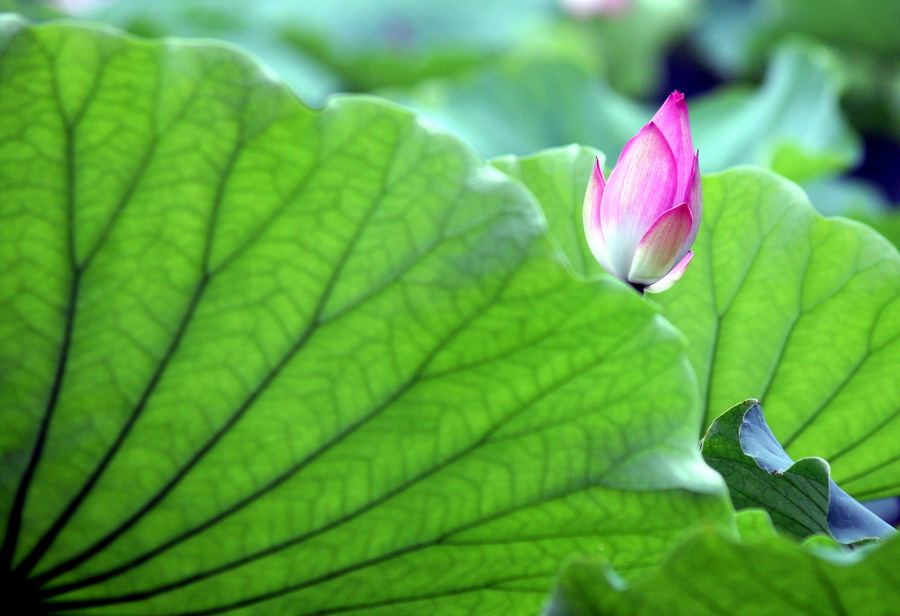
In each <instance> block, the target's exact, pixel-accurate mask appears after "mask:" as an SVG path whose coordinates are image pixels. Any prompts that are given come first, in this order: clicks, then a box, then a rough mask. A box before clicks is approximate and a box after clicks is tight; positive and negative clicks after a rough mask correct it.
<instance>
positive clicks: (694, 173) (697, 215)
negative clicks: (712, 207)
mask: <svg viewBox="0 0 900 616" xmlns="http://www.w3.org/2000/svg"><path fill="white" fill-rule="evenodd" d="M701 183H702V182H701V178H700V154H699V153H697V154H695V155H694V163H693V165H692V166H691V175H690V180H689V181H688V185H687V188H686V189H685V194H684V201H685V202H686V203H687V204H688V207H690V208H691V218H692V219H693V221H694V223H693V225H692V226H691V232H690V233H689V234H688V236H687V239H686V240H685V241H684V246H682V250H683V251H684V252H687V250H688V249H689V248H690V247H691V246H692V245H693V244H694V240H695V239H697V231H699V230H700V219H701V218H702V217H703V193H702V191H701V188H702V186H701Z"/></svg>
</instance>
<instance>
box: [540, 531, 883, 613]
mask: <svg viewBox="0 0 900 616" xmlns="http://www.w3.org/2000/svg"><path fill="white" fill-rule="evenodd" d="M898 560H900V537H894V538H893V539H892V540H890V541H887V542H885V543H884V544H881V545H875V546H871V547H866V548H861V549H858V550H855V551H852V552H851V551H850V550H847V549H846V548H844V547H832V546H828V545H827V544H823V543H821V542H816V543H809V542H808V543H807V544H805V545H804V546H799V545H797V544H796V543H795V542H793V541H791V540H788V539H786V538H783V537H779V536H775V535H774V534H773V533H771V532H770V533H768V534H767V536H766V535H763V534H760V535H758V536H757V537H756V538H754V539H753V540H750V541H745V542H742V543H735V542H734V541H732V540H731V539H728V538H726V537H723V536H722V535H721V534H719V533H718V532H716V531H713V530H704V531H702V532H700V533H698V534H697V536H695V537H693V538H691V539H690V540H688V541H686V542H685V543H684V544H683V545H681V546H680V547H678V548H677V549H676V550H675V551H674V552H673V553H672V554H671V555H670V557H669V559H668V560H667V561H666V563H665V564H664V565H663V566H662V567H661V568H660V569H659V570H658V571H656V572H655V573H654V574H652V575H651V576H650V577H648V578H646V579H643V580H641V581H639V582H635V583H633V584H628V583H626V582H623V581H622V579H621V578H620V577H618V576H617V575H616V573H615V571H614V570H613V569H611V568H610V567H609V566H606V565H598V564H593V563H587V562H584V563H574V564H572V565H570V566H569V567H568V568H567V569H566V570H565V572H564V573H563V576H562V579H561V581H560V583H559V586H558V588H557V590H556V592H555V594H554V596H553V598H552V599H551V601H550V603H549V605H548V607H547V609H546V611H545V612H544V614H545V616H601V615H602V616H647V615H649V614H666V616H722V615H723V614H728V615H729V616H760V615H761V614H765V615H769V614H771V615H773V616H774V615H776V614H777V615H781V614H809V615H810V616H813V615H815V616H824V615H826V614H828V615H834V616H855V615H858V616H863V615H866V616H868V615H882V614H884V615H887V614H893V613H895V612H896V607H897V592H896V589H897V587H898V585H900V573H898V571H897V567H896V563H897V562H898Z"/></svg>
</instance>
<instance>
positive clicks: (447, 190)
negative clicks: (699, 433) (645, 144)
mask: <svg viewBox="0 0 900 616" xmlns="http://www.w3.org/2000/svg"><path fill="white" fill-rule="evenodd" d="M2 50H3V51H2V58H0V191H2V195H3V199H2V201H0V208H2V209H0V221H2V224H0V273H2V274H0V276H2V280H0V341H2V344H0V366H2V370H0V408H2V413H0V421H2V424H0V456H2V459H3V460H4V464H3V466H2V471H0V489H2V497H0V516H2V520H3V522H4V526H5V527H6V531H5V532H4V542H3V546H2V549H0V568H2V574H0V576H2V577H0V579H2V586H3V588H4V597H5V599H6V600H7V602H9V603H12V604H14V601H15V600H21V601H23V603H22V605H23V608H22V609H23V610H25V611H28V610H30V611H28V613H39V612H40V613H44V612H41V610H42V609H43V610H44V611H49V610H51V609H52V610H54V611H63V610H66V613H90V614H135V615H141V616H148V615H156V614H188V613H190V614H199V613H204V614H212V613H234V614H267V615H268V614H273V615H277V614H312V613H319V614H321V613H332V612H340V611H348V610H362V611H366V613H391V614H421V613H440V614H456V613H471V612H473V611H475V612H478V613H485V614H504V615H505V614H511V613H528V612H532V613H533V612H535V611H536V610H537V608H538V606H539V605H540V603H541V601H542V600H543V599H542V598H543V595H544V593H545V592H546V589H547V588H549V587H550V580H551V578H552V577H553V576H554V574H555V573H556V571H557V570H558V566H559V562H560V561H561V559H564V558H566V557H567V555H570V554H573V553H581V554H591V553H595V552H596V550H597V549H598V547H599V548H600V549H602V550H603V551H604V553H605V554H608V555H609V557H610V558H611V559H612V561H613V562H614V563H615V564H616V566H617V567H620V568H621V569H622V570H623V571H626V572H629V571H631V572H637V571H641V570H643V569H645V568H646V567H649V566H652V565H654V564H655V563H657V562H658V561H659V559H660V558H661V555H662V553H663V551H664V550H665V548H666V546H667V545H668V544H669V543H670V542H672V541H673V540H674V539H675V537H677V536H678V535H680V534H681V533H682V532H683V531H684V529H685V528H686V527H688V526H689V525H691V524H692V523H694V522H695V521H696V520H700V519H710V520H718V519H723V516H726V515H727V512H726V509H725V508H726V502H725V498H724V488H723V485H722V482H721V480H720V478H719V477H718V476H717V475H716V474H715V473H713V472H712V471H711V470H710V469H709V468H708V467H707V466H706V465H705V464H704V463H703V461H702V458H701V457H700V455H699V452H698V451H697V449H696V442H695V437H696V434H695V427H696V425H697V424H698V422H699V421H700V417H699V409H700V407H699V404H698V399H697V386H696V381H695V379H694V377H693V374H692V371H691V368H690V366H689V365H688V363H687V360H686V356H685V345H684V342H683V340H682V338H681V336H680V335H678V334H677V332H675V330H674V329H673V328H671V326H669V325H668V324H667V323H666V322H665V321H664V320H663V319H662V318H661V317H660V316H659V314H658V313H657V312H656V311H655V310H654V309H653V308H652V307H650V306H648V305H647V304H645V303H644V302H641V301H640V300H639V299H638V298H637V297H636V296H634V295H633V294H631V293H628V292H625V291H624V290H623V289H622V288H621V287H620V286H619V285H613V284H609V283H594V284H587V283H582V282H578V281H577V280H575V279H574V278H572V277H571V276H570V275H569V274H568V273H567V272H566V270H565V268H563V267H561V266H560V263H559V262H558V261H557V260H556V258H555V257H554V251H553V249H552V246H551V244H550V243H549V242H547V241H546V239H545V237H546V236H545V235H544V229H543V224H544V223H543V219H542V216H541V215H540V212H539V210H538V208H537V204H536V203H535V201H534V199H533V197H532V196H531V195H530V194H529V193H528V192H527V191H526V190H524V189H523V187H522V186H521V185H520V184H519V183H517V182H515V181H512V180H510V179H508V178H507V177H506V176H504V175H503V174H501V173H500V172H498V171H497V170H495V169H494V168H492V167H490V166H489V165H487V164H486V163H485V162H483V161H482V160H480V159H478V158H477V157H476V156H475V155H474V154H473V153H472V152H471V150H469V149H468V148H467V147H465V146H464V145H462V144H461V143H460V142H459V141H457V140H456V139H455V138H453V137H451V136H449V135H447V134H445V133H442V132H440V131H436V130H435V129H434V128H433V127H431V126H427V125H425V124H423V123H422V122H420V121H419V119H418V118H417V117H416V116H415V115H413V114H411V113H409V112H407V111H403V110H400V109H398V108H395V107H393V106H391V105H388V104H385V103H383V102H379V101H377V100H375V99H370V98H347V97H343V98H337V99H334V100H333V101H332V102H331V103H330V104H329V106H328V107H327V108H326V109H325V110H324V111H323V112H322V113H314V112H312V111H310V110H309V109H307V108H306V107H304V106H303V105H302V104H301V103H299V101H297V99H296V98H295V97H294V95H293V94H292V93H290V92H289V91H288V90H286V89H285V88H284V87H283V86H282V85H281V84H280V83H278V82H277V80H274V79H273V78H272V77H271V75H270V73H269V72H267V71H266V70H263V69H260V67H259V66H257V65H256V64H255V63H254V62H253V61H251V60H248V59H247V58H246V57H245V56H243V55H242V54H240V53H236V52H235V51H233V50H231V49H229V48H227V47H225V46H219V45H215V44H191V43H187V42H178V41H169V42H163V43H145V42H140V41H136V40H134V39H130V38H126V37H123V36H120V35H118V34H116V33H111V32H109V31H106V30H101V29H95V28H91V27H81V26H72V25H68V26H62V25H48V26H41V27H26V26H24V25H23V24H21V23H20V22H16V21H11V20H7V21H5V22H3V36H2ZM38 601H44V602H45V604H44V606H43V608H39V607H37V605H36V604H37V602H38ZM50 604H52V606H51V605H50Z"/></svg>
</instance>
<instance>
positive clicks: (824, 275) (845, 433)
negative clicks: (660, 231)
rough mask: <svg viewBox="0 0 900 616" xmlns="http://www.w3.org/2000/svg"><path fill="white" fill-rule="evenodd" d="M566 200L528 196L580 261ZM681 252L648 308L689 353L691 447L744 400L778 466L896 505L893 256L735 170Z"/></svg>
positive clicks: (898, 358) (897, 271) (790, 187)
mask: <svg viewBox="0 0 900 616" xmlns="http://www.w3.org/2000/svg"><path fill="white" fill-rule="evenodd" d="M570 155H571V153H570V152H568V151H566V150H557V151H549V152H544V153H540V154H537V155H535V156H534V157H529V158H526V159H523V160H524V161H527V160H535V159H539V158H542V157H543V158H548V159H553V161H550V160H548V161H544V162H541V163H540V165H541V167H542V168H556V169H558V170H559V172H560V173H565V172H566V169H567V160H568V157H569V156H570ZM523 164H524V163H523ZM530 164H531V165H537V163H536V162H531V163H530ZM572 173H573V174H574V175H575V176H574V177H572V176H569V177H561V178H554V181H555V182H556V183H557V184H558V185H560V186H565V185H567V182H572V184H573V185H575V184H576V183H577V180H578V178H583V179H582V180H581V181H582V182H583V185H584V186H585V187H586V186H587V180H588V176H589V174H590V167H586V168H585V169H583V170H573V171H572ZM522 177H523V179H525V181H526V182H530V181H531V180H529V178H528V177H525V176H522ZM541 181H542V182H544V183H546V182H547V180H546V179H542V180H541ZM570 192H571V198H570V200H569V201H565V200H562V199H556V198H552V194H549V193H548V195H549V196H550V197H551V198H547V197H544V196H543V194H544V193H542V191H541V189H540V187H539V186H536V187H535V194H538V195H539V196H541V205H542V206H543V209H544V212H545V213H546V215H547V219H548V221H549V227H550V231H551V233H552V234H553V235H554V237H556V238H557V240H558V241H559V242H560V243H562V244H563V245H564V252H565V253H566V254H570V255H571V254H578V253H579V251H582V250H583V245H582V244H580V242H583V239H580V238H576V237H575V234H570V233H569V232H568V229H569V228H571V227H572V226H573V225H576V224H578V223H577V222H576V221H580V220H581V206H582V199H583V197H576V195H577V191H575V190H574V189H573V190H572V191H570ZM575 241H579V244H578V245H577V246H575V245H573V242H575ZM693 250H694V253H695V256H694V258H693V261H692V262H691V264H690V266H689V267H688V269H687V272H686V273H685V275H684V277H683V278H682V279H681V281H679V282H678V283H677V284H676V285H675V286H674V287H673V288H672V289H671V290H669V291H666V292H665V293H661V294H659V295H655V296H653V301H658V302H659V303H660V304H661V305H662V306H663V308H664V314H665V315H666V317H667V318H668V319H670V320H671V321H672V323H674V324H675V326H676V327H677V328H678V329H679V330H681V332H682V333H684V334H685V336H687V338H688V341H689V343H690V348H689V351H688V353H689V356H690V358H691V363H692V365H693V366H694V369H695V370H696V372H697V375H698V378H699V380H700V387H701V392H702V396H703V399H704V407H705V409H706V419H705V421H704V422H703V425H702V426H698V427H697V428H698V434H700V433H702V431H703V430H705V428H706V427H707V426H708V425H709V423H710V422H711V421H712V420H713V419H714V418H715V417H716V416H718V415H720V414H721V413H723V412H725V410H727V409H728V408H729V407H731V406H732V404H733V403H734V401H735V400H741V399H746V398H751V397H752V398H757V399H759V400H760V401H761V402H762V404H763V405H764V407H765V409H766V416H767V418H768V421H769V424H770V425H771V426H772V429H773V431H775V433H776V434H778V435H779V438H780V439H781V441H782V443H783V444H784V445H785V448H786V449H787V451H788V453H789V454H790V455H791V457H793V458H794V459H799V458H804V457H810V456H819V457H822V458H824V459H826V460H828V461H829V463H830V464H831V470H832V473H833V476H834V479H835V481H837V482H838V483H839V484H840V485H841V486H842V487H843V488H844V489H846V490H847V491H848V492H849V493H850V494H852V495H853V496H854V497H856V498H858V499H869V498H876V497H878V496H882V495H883V496H892V495H895V494H896V493H897V492H898V490H900V453H898V451H897V443H898V442H900V379H898V378H897V366H898V365H900V257H898V254H897V250H896V248H894V247H893V246H892V245H890V244H889V243H888V242H887V241H886V240H885V239H884V238H883V237H881V236H879V235H878V234H877V233H875V232H873V231H872V230H871V229H870V228H868V227H866V226H864V225H862V224H860V223H856V222H852V221H848V220H843V219H826V218H823V217H821V216H820V215H818V214H817V213H816V211H815V210H814V209H813V208H812V207H811V206H810V203H809V201H808V200H807V198H806V196H805V195H804V194H803V192H802V191H801V190H800V189H799V188H798V187H797V186H796V185H794V184H792V183H790V182H788V181H786V180H784V179H783V178H780V177H778V176H776V175H774V174H772V173H771V172H767V171H764V170H762V169H753V168H742V169H734V170H731V171H726V172H724V173H721V174H718V175H713V176H707V177H705V178H704V182H703V221H702V223H701V227H700V234H699V236H698V237H697V241H696V243H695V244H694V247H693ZM578 263H579V262H578V261H575V262H573V263H572V267H573V268H574V269H575V270H576V271H577V270H578V269H579V267H578ZM592 270H593V271H596V270H595V269H594V266H593V264H591V265H590V267H589V269H588V270H587V272H586V273H588V274H590V273H592ZM581 273H585V272H581Z"/></svg>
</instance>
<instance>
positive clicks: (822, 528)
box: [701, 400, 894, 544]
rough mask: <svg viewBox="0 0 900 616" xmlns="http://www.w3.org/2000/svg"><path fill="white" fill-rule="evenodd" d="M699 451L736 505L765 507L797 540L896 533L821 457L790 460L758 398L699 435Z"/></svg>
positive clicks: (853, 540)
mask: <svg viewBox="0 0 900 616" xmlns="http://www.w3.org/2000/svg"><path fill="white" fill-rule="evenodd" d="M701 452H702V453H703V458H704V459H705V460H706V461H707V462H708V463H709V465H710V466H712V467H713V468H714V469H716V470H717V471H718V472H719V473H721V475H722V477H723V478H724V479H725V481H726V483H728V490H729V492H730V494H731V501H732V503H733V504H734V506H735V508H736V509H738V510H741V509H747V508H760V509H764V510H765V511H766V512H768V514H769V515H770V516H771V519H772V522H773V523H774V524H775V526H776V527H777V528H778V529H779V530H782V531H784V532H786V533H790V534H791V535H794V536H796V537H798V538H801V539H803V538H806V537H808V536H810V535H814V534H821V535H828V536H829V537H833V538H834V539H836V540H837V541H839V542H840V543H843V544H850V543H860V542H863V541H868V540H876V539H886V538H887V537H889V536H890V535H892V534H893V533H894V529H893V528H891V526H889V525H888V524H887V523H885V522H884V521H882V520H881V519H880V518H879V517H878V516H876V515H875V514H874V513H872V512H871V511H869V510H868V509H866V508H865V507H863V506H862V505H861V504H859V503H858V502H857V501H855V500H853V499H852V498H850V497H849V496H848V495H847V493H846V492H844V491H843V490H841V489H840V488H839V487H838V486H837V484H835V483H834V481H832V480H831V476H830V475H831V470H830V468H829V466H828V463H827V462H826V461H825V460H822V459H821V458H803V459H802V460H799V461H797V462H796V463H795V462H794V461H793V460H791V458H790V457H789V456H788V455H787V453H785V451H784V449H783V448H782V447H781V445H780V443H779V442H778V440H777V438H776V437H775V435H774V434H772V431H771V430H770V429H769V427H768V425H766V420H765V418H764V417H763V412H762V407H760V406H759V402H758V401H756V400H747V401H746V402H742V403H741V404H738V405H735V406H733V407H732V408H730V409H729V410H728V411H726V412H725V413H723V414H722V415H720V416H719V417H717V418H716V419H715V421H713V423H712V425H711V426H710V427H709V430H708V431H707V432H706V435H705V436H704V437H703V441H702V446H701Z"/></svg>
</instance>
